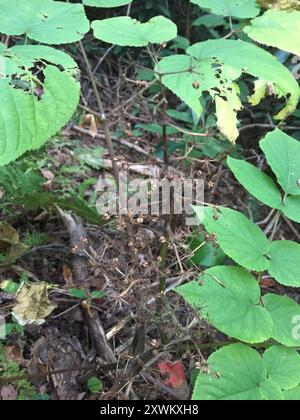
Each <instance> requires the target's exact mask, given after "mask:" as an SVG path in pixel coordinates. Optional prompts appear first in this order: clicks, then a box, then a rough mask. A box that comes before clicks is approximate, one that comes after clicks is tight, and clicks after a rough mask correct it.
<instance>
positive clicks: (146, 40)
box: [92, 16, 177, 47]
mask: <svg viewBox="0 0 300 420" xmlns="http://www.w3.org/2000/svg"><path fill="white" fill-rule="evenodd" d="M92 28H93V30H94V35H95V37H96V38H98V39H100V40H101V41H105V42H108V43H111V44H115V45H120V46H124V47H126V46H128V47H145V46H147V45H148V44H160V43H162V42H166V41H170V40H171V39H174V38H176V36H177V27H176V25H175V23H173V22H172V21H171V20H170V19H167V18H165V17H164V16H156V17H154V18H152V19H150V20H149V21H148V22H146V23H141V22H139V21H137V20H136V19H132V18H131V17H129V16H120V17H115V18H110V19H104V20H96V21H94V22H93V23H92Z"/></svg>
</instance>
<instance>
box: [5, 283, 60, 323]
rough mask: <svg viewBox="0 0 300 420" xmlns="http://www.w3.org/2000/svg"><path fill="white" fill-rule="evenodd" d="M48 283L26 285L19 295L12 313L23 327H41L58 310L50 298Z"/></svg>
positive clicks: (22, 287)
mask: <svg viewBox="0 0 300 420" xmlns="http://www.w3.org/2000/svg"><path fill="white" fill-rule="evenodd" d="M47 289H48V286H47V284H46V283H35V284H27V283H24V284H23V285H22V286H21V288H20V289H19V292H18V294H17V302H18V303H17V304H16V305H15V306H14V307H13V310H12V313H13V315H14V316H15V318H16V319H17V320H18V322H19V324H21V325H41V324H43V323H44V322H45V318H46V317H47V316H49V315H50V314H51V312H53V311H54V309H55V308H56V305H54V304H52V303H51V302H50V301H49V298H48V290H47Z"/></svg>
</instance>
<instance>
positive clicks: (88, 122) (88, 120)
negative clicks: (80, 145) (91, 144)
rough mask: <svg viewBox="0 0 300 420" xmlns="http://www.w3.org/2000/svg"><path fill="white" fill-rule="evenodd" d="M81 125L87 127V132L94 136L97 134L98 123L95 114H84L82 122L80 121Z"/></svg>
mask: <svg viewBox="0 0 300 420" xmlns="http://www.w3.org/2000/svg"><path fill="white" fill-rule="evenodd" d="M81 127H83V128H86V129H88V130H89V134H90V135H91V136H92V137H94V138H95V137H96V136H97V134H98V127H99V124H98V121H97V120H96V118H95V116H94V115H92V114H86V115H85V116H84V119H83V122H82V123H81Z"/></svg>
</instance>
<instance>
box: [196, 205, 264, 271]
mask: <svg viewBox="0 0 300 420" xmlns="http://www.w3.org/2000/svg"><path fill="white" fill-rule="evenodd" d="M196 210H197V208H196ZM203 224H204V226H205V228H206V230H207V231H208V233H210V234H211V235H216V236H217V242H218V243H219V245H220V247H221V248H222V250H223V251H224V252H225V254H227V255H228V256H229V257H230V258H232V259H233V260H234V261H235V262H237V263H238V264H240V265H242V266H243V267H245V268H248V269H249V270H255V271H264V270H266V269H267V268H268V265H269V260H268V258H267V255H268V252H269V248H270V245H269V241H268V239H267V237H266V236H265V234H264V233H263V232H262V231H261V230H260V228H259V227H258V226H256V225H255V224H254V223H252V222H251V221H250V220H249V219H248V218H247V217H246V216H244V215H243V214H242V213H239V212H237V211H235V210H231V209H228V208H223V207H222V208H219V209H213V208H206V209H205V218H204V221H203Z"/></svg>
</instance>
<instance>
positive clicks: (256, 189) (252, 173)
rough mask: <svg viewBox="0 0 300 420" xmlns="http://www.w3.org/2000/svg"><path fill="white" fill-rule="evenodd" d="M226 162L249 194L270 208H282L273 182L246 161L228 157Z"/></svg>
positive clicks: (279, 196) (277, 190)
mask: <svg viewBox="0 0 300 420" xmlns="http://www.w3.org/2000/svg"><path fill="white" fill-rule="evenodd" d="M227 163H228V166H229V168H230V169H231V171H232V172H233V173H234V176H235V177H236V179H237V180H238V181H239V182H240V184H242V185H243V187H245V188H246V189H247V190H248V191H249V192H250V194H252V195H253V196H254V197H255V198H257V199H258V200H259V201H261V202H262V203H264V204H266V205H267V206H270V207H272V208H275V209H278V210H281V209H282V208H283V204H282V197H281V194H280V191H279V189H278V188H277V185H276V184H275V182H274V181H273V180H272V179H271V178H270V177H269V176H267V175H266V174H264V173H263V172H262V171H260V170H259V169H257V168H256V167H255V166H253V165H251V164H250V163H248V162H245V161H243V160H239V159H233V158H231V157H228V159H227Z"/></svg>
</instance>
